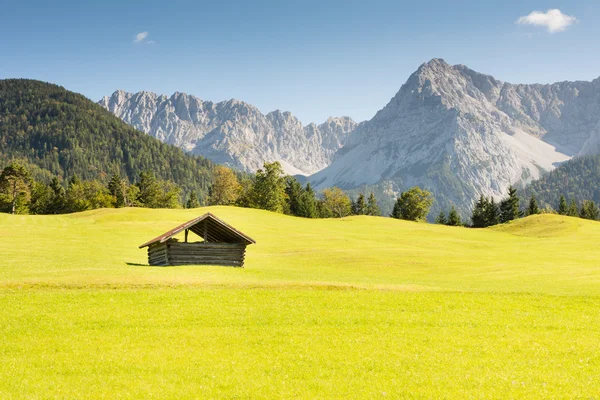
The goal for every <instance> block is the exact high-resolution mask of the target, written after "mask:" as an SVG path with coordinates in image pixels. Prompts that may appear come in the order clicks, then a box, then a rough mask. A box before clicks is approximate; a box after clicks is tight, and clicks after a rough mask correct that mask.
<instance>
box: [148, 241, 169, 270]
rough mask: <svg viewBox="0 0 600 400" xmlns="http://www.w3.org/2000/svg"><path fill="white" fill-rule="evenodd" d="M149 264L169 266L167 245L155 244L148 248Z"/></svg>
mask: <svg viewBox="0 0 600 400" xmlns="http://www.w3.org/2000/svg"><path fill="white" fill-rule="evenodd" d="M148 264H150V265H169V257H168V254H167V244H166V243H155V244H153V245H150V247H148Z"/></svg>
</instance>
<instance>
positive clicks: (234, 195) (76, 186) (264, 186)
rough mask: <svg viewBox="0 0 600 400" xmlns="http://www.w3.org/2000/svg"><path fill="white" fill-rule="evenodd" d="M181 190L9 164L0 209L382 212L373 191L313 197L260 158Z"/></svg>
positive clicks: (147, 177)
mask: <svg viewBox="0 0 600 400" xmlns="http://www.w3.org/2000/svg"><path fill="white" fill-rule="evenodd" d="M240 177H242V178H241V179H240ZM181 191H182V189H181V187H179V186H178V185H176V184H175V183H173V182H171V181H166V180H162V179H158V178H157V177H156V176H155V174H154V173H153V172H151V171H144V172H142V173H140V174H139V176H138V178H137V179H136V181H135V183H133V184H130V183H129V182H128V180H127V179H124V178H123V177H122V176H121V175H119V174H118V173H114V174H113V175H111V177H110V179H108V180H107V181H106V182H102V181H100V180H97V179H89V180H82V179H80V178H79V177H78V176H77V175H74V176H73V177H71V178H70V179H69V180H68V181H67V182H62V181H61V180H60V179H59V178H58V177H56V176H54V177H52V179H51V180H50V182H49V183H45V182H43V181H37V180H35V179H34V178H33V177H32V174H31V172H30V171H29V170H28V169H27V168H26V167H24V166H23V165H20V164H18V163H11V164H9V165H8V166H6V167H5V168H4V169H3V170H2V173H1V174H0V211H1V212H8V213H13V214H63V213H72V212H80V211H86V210H93V209H97V208H111V207H147V208H182V207H186V208H197V207H200V206H204V205H236V206H240V207H248V208H260V209H264V210H268V211H274V212H279V213H284V214H288V215H295V216H298V217H304V218H341V217H346V216H349V215H380V214H381V212H380V210H379V207H378V205H377V200H376V199H375V196H374V194H373V193H371V194H370V195H369V196H368V197H365V196H364V194H360V195H359V196H358V197H357V198H356V200H355V201H352V200H351V199H350V197H349V196H348V194H346V193H345V192H344V191H342V190H341V189H339V188H331V189H325V190H324V191H323V193H322V195H321V196H317V194H316V193H315V191H314V190H313V189H312V187H311V186H310V184H307V185H306V186H303V185H301V184H300V183H299V182H298V181H297V180H296V178H294V177H291V176H286V175H284V173H283V170H282V168H281V165H280V164H279V163H278V162H274V163H265V164H264V168H263V169H260V170H258V171H257V172H256V175H254V176H246V175H239V174H237V173H235V172H234V171H232V170H231V169H229V168H226V167H223V166H217V167H216V168H215V170H214V181H213V184H212V185H211V186H210V188H209V194H208V197H207V198H206V199H202V198H200V197H199V196H198V195H197V194H196V192H193V191H192V192H190V194H189V195H188V196H186V197H185V199H184V201H182V200H181V199H182V196H181Z"/></svg>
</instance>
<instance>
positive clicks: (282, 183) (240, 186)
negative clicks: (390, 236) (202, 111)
mask: <svg viewBox="0 0 600 400" xmlns="http://www.w3.org/2000/svg"><path fill="white" fill-rule="evenodd" d="M208 203H209V204H210V205H237V206H239V207H247V208H259V209H263V210H268V211H274V212H278V213H283V214H288V215H294V216H297V217H304V218H342V217H346V216H349V215H381V211H380V210H379V207H378V205H377V200H376V199H375V195H374V194H373V193H371V194H370V195H369V196H368V197H365V195H364V194H362V193H361V194H359V195H358V196H357V198H356V199H355V200H354V201H352V200H351V199H350V197H349V196H348V194H347V193H345V192H344V191H342V190H341V189H339V188H336V187H334V188H329V189H325V190H324V191H323V193H322V194H321V195H320V196H317V193H316V192H315V191H314V190H313V188H312V187H311V185H310V183H307V184H306V186H303V185H302V184H300V182H298V180H297V179H296V178H294V177H293V176H287V175H285V174H284V172H283V169H282V168H281V165H280V164H279V163H278V162H273V163H265V164H264V165H263V168H262V169H259V170H258V171H256V174H255V175H254V176H252V177H246V178H245V179H242V180H239V179H238V176H237V175H236V174H234V173H233V171H231V170H229V169H227V168H223V167H217V168H216V169H215V176H214V184H213V185H212V186H211V188H210V191H209V201H208Z"/></svg>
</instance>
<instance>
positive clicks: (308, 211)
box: [297, 183, 319, 218]
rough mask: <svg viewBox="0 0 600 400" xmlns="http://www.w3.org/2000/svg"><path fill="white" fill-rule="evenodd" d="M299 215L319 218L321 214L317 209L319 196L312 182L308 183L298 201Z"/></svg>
mask: <svg viewBox="0 0 600 400" xmlns="http://www.w3.org/2000/svg"><path fill="white" fill-rule="evenodd" d="M297 215H298V216H299V217H304V218H317V217H318V215H319V214H318V210H317V198H316V196H315V192H314V190H312V187H311V186H310V183H307V184H306V188H305V189H304V190H303V191H302V194H301V196H300V200H299V201H298V214H297Z"/></svg>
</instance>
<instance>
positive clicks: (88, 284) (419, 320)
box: [0, 207, 600, 399]
mask: <svg viewBox="0 0 600 400" xmlns="http://www.w3.org/2000/svg"><path fill="white" fill-rule="evenodd" d="M206 211H211V212H213V213H214V214H216V215H217V216H219V217H220V218H222V219H224V220H225V221H227V222H229V223H230V224H232V225H233V226H235V227H236V228H238V229H240V230H241V231H243V232H244V233H246V234H248V235H249V236H251V237H252V238H254V239H255V240H256V241H257V244H256V245H252V246H249V247H248V250H247V257H246V266H245V268H243V269H239V268H226V267H207V266H185V267H150V266H148V265H146V251H145V249H144V250H140V249H138V246H139V245H140V244H142V243H144V242H146V241H147V240H149V239H151V238H153V237H155V236H157V235H159V234H161V233H163V232H165V231H167V230H169V229H170V228H172V227H174V226H176V225H179V224H180V223H182V222H185V221H187V220H189V219H191V218H193V217H195V216H198V215H200V214H202V213H204V212H206ZM191 237H193V236H191ZM599 241H600V223H597V222H590V221H584V220H580V219H575V218H569V217H562V216H553V215H540V216H535V217H529V218H526V219H523V220H519V221H516V222H514V223H511V224H509V225H504V226H498V227H495V228H492V229H485V230H472V229H465V228H452V227H444V226H436V225H429V224H418V223H411V222H405V221H398V220H392V219H388V218H375V217H350V218H345V219H341V220H307V219H300V218H294V217H288V216H284V215H279V214H273V213H269V212H266V211H261V210H249V209H240V208H232V207H211V208H203V209H197V210H148V209H116V210H96V211H89V212H84V213H79V214H72V215H60V216H12V215H5V214H0V309H1V310H2V311H1V312H0V338H1V339H0V398H2V399H13V398H15V399H18V398H111V399H112V398H161V399H162V398H598V397H599V395H600V374H598V371H600V302H599V300H600V290H599V289H600V252H599V251H598V250H597V243H598V242H599Z"/></svg>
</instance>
